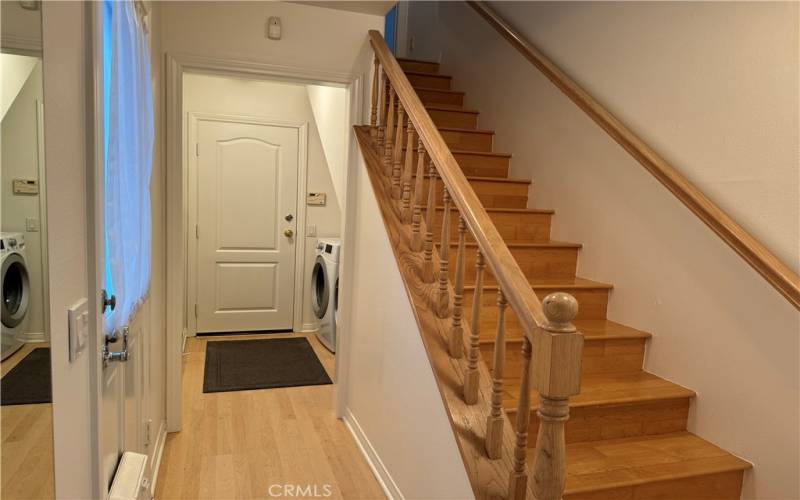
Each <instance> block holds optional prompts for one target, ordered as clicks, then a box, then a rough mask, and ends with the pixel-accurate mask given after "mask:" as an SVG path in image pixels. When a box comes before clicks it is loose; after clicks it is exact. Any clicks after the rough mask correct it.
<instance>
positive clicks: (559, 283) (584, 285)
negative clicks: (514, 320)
mask: <svg viewBox="0 0 800 500" xmlns="http://www.w3.org/2000/svg"><path fill="white" fill-rule="evenodd" d="M529 283H530V284H531V288H533V289H534V290H536V289H549V288H563V289H564V290H575V289H597V288H602V289H606V290H611V289H612V288H614V285H612V284H610V283H602V282H600V281H592V280H587V279H586V278H579V277H575V278H572V279H531V280H529ZM474 289H475V285H464V290H474ZM483 290H484V292H486V291H492V292H496V291H497V285H495V284H492V285H483Z"/></svg>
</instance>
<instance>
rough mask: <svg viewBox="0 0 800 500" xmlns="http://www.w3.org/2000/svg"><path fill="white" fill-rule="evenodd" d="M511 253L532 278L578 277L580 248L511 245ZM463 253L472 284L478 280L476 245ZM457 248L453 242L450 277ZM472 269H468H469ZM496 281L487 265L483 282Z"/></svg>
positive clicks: (466, 274) (466, 272)
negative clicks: (576, 275)
mask: <svg viewBox="0 0 800 500" xmlns="http://www.w3.org/2000/svg"><path fill="white" fill-rule="evenodd" d="M509 250H511V255H512V256H513V257H514V259H516V261H517V264H519V267H520V269H522V273H523V274H524V275H525V276H526V277H528V278H530V279H561V278H573V277H575V268H576V266H577V263H578V249H577V248H571V247H556V248H552V247H545V248H542V247H509ZM464 253H465V255H464V265H465V268H464V269H465V272H464V283H465V284H467V285H471V284H473V283H474V282H475V271H474V270H475V256H476V247H474V246H472V247H467V248H466V250H465V252H464ZM456 254H457V248H456V246H455V245H454V244H451V246H450V254H449V258H450V259H449V260H450V264H449V267H448V270H449V271H450V279H451V280H453V278H454V276H455V261H456ZM467 270H469V271H467ZM496 283H497V281H496V280H495V278H494V275H493V274H492V272H491V271H490V270H489V266H486V270H485V271H484V284H487V285H494V284H496Z"/></svg>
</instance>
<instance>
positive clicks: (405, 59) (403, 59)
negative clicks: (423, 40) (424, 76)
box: [395, 57, 439, 64]
mask: <svg viewBox="0 0 800 500" xmlns="http://www.w3.org/2000/svg"><path fill="white" fill-rule="evenodd" d="M395 59H397V61H398V62H410V63H423V64H439V63H438V62H437V61H426V60H425V59H414V58H412V57H395Z"/></svg>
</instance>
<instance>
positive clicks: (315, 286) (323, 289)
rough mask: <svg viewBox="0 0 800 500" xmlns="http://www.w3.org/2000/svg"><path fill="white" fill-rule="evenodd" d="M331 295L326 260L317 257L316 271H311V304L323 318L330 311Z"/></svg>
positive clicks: (318, 315) (317, 314) (315, 311)
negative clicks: (329, 300) (329, 301)
mask: <svg viewBox="0 0 800 500" xmlns="http://www.w3.org/2000/svg"><path fill="white" fill-rule="evenodd" d="M329 297H330V283H328V276H327V274H326V273H325V260H324V259H323V258H322V257H317V262H316V263H314V271H313V272H312V273H311V305H312V306H313V308H314V314H315V315H316V316H317V318H320V319H322V318H323V317H324V316H325V313H326V312H327V311H328V298H329Z"/></svg>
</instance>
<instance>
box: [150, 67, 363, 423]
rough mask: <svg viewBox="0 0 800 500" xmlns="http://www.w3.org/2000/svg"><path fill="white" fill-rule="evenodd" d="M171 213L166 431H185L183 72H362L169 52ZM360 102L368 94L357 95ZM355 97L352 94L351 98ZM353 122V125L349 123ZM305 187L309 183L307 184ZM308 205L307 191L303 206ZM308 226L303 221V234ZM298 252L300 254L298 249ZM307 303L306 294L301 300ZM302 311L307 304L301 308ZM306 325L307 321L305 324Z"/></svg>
mask: <svg viewBox="0 0 800 500" xmlns="http://www.w3.org/2000/svg"><path fill="white" fill-rule="evenodd" d="M165 62H166V73H165V75H166V82H165V83H166V154H167V157H166V170H167V190H166V211H167V228H166V233H167V241H166V246H167V262H166V273H167V294H166V301H167V303H166V314H167V324H166V342H167V345H166V364H167V370H166V383H167V388H166V389H167V408H166V410H167V431H168V432H177V431H180V430H181V418H182V416H181V415H182V413H181V412H182V408H181V400H182V398H181V355H182V352H183V343H184V340H185V336H186V333H187V332H186V330H185V328H186V327H185V324H186V322H185V321H184V320H185V315H186V309H187V308H186V303H187V295H188V294H187V288H186V274H187V269H188V267H187V266H188V255H187V253H188V251H187V243H186V242H187V238H188V227H189V226H188V211H189V210H188V199H187V189H188V172H187V167H186V164H185V162H184V154H185V153H186V151H185V150H184V148H183V144H184V140H183V138H184V133H185V130H184V120H183V75H184V73H201V74H211V75H222V76H230V77H236V78H251V79H257V80H283V81H289V82H294V83H307V84H315V85H320V84H322V85H335V86H342V87H345V88H347V89H348V92H349V93H351V94H352V92H353V90H352V89H353V88H354V85H355V88H358V86H357V83H358V81H359V79H360V76H358V75H353V74H351V73H341V72H332V71H321V70H315V69H309V68H296V67H290V66H282V65H274V64H264V63H257V62H251V61H241V60H233V59H218V58H213V57H203V56H196V55H187V54H170V53H168V54H166V61H165ZM355 97H356V99H357V100H358V102H359V106H360V105H361V99H363V96H361V95H360V94H359V95H357V96H355ZM351 98H352V96H351ZM347 125H348V126H349V125H350V124H349V123H348V124H347ZM303 189H305V186H303ZM304 203H305V194H303V196H302V198H300V199H299V200H298V204H304ZM305 229H306V228H305V226H302V227H301V226H300V225H299V224H298V236H299V233H300V231H301V230H302V237H303V239H305ZM298 255H301V254H300V252H299V251H298ZM301 304H302V298H301ZM301 311H302V308H301ZM301 326H302V325H301Z"/></svg>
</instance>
